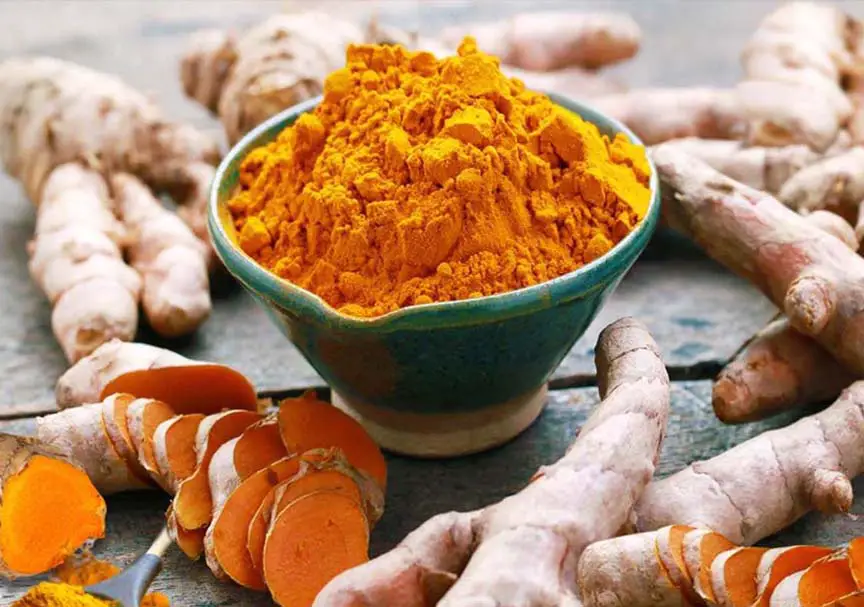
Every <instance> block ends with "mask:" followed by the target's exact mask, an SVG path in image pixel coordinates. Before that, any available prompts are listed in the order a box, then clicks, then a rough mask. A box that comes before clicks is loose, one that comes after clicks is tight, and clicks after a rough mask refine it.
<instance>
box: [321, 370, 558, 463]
mask: <svg viewBox="0 0 864 607" xmlns="http://www.w3.org/2000/svg"><path fill="white" fill-rule="evenodd" d="M548 391H549V389H548V386H547V385H546V384H543V386H541V387H540V388H539V389H537V390H535V391H533V392H529V393H528V394H523V395H522V396H518V397H516V398H513V399H511V400H508V401H507V402H504V403H499V404H497V405H491V406H489V407H485V408H484V409H482V410H480V411H472V412H470V413H440V414H425V413H404V412H400V411H394V410H393V409H389V408H388V409H384V408H382V407H376V406H374V405H369V404H367V403H359V402H356V401H352V400H351V399H349V398H346V397H345V396H343V395H342V394H340V393H339V392H337V391H336V390H333V392H332V400H333V404H334V405H335V406H337V407H339V408H340V409H342V410H343V411H345V412H346V413H347V414H349V415H350V416H352V417H353V418H355V419H356V420H357V421H359V422H360V423H361V424H363V426H364V427H365V428H366V431H367V432H369V434H370V435H371V436H372V438H374V439H375V441H376V442H377V443H378V444H379V445H380V446H381V447H382V448H383V449H386V450H387V451H391V452H393V453H398V454H400V455H410V456H413V457H428V458H435V457H454V456H458V455H468V454H470V453H479V452H480V451H486V450H487V449H491V448H493V447H497V446H499V445H501V444H503V443H506V442H507V441H509V440H510V439H512V438H515V437H516V436H518V435H519V434H521V433H522V431H524V430H525V429H526V428H528V426H530V425H531V424H532V423H533V422H534V420H535V419H537V416H539V415H540V413H541V412H542V411H543V409H544V407H545V406H546V397H547V394H548Z"/></svg>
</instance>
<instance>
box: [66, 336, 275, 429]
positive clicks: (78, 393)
mask: <svg viewBox="0 0 864 607" xmlns="http://www.w3.org/2000/svg"><path fill="white" fill-rule="evenodd" d="M55 392H56V396H57V406H58V407H60V408H61V409H64V408H67V407H75V406H78V405H81V404H84V403H89V402H97V401H101V400H103V399H104V398H106V397H108V396H110V395H111V394H115V393H118V392H123V393H128V394H134V395H135V396H137V397H139V398H153V399H156V400H161V401H162V402H165V403H168V404H169V405H171V407H172V408H173V409H174V410H175V411H176V412H177V413H178V414H181V415H183V414H187V413H218V412H220V411H222V410H225V409H248V410H250V411H255V410H257V409H258V397H257V394H256V392H255V388H254V386H252V384H251V383H250V382H249V380H248V379H247V378H246V377H245V376H243V375H242V374H241V373H240V372H238V371H236V370H234V369H232V368H231V367H227V366H224V365H218V364H215V363H204V362H198V361H193V360H190V359H188V358H186V357H184V356H181V355H180V354H177V353H175V352H172V351H171V350H166V349H163V348H158V347H156V346H150V345H147V344H140V343H129V342H122V341H120V340H112V341H110V342H108V343H106V344H103V345H102V346H100V347H99V348H98V349H96V350H95V351H94V352H93V353H92V354H90V355H88V356H86V357H85V358H83V359H81V360H80V361H79V362H78V363H77V364H75V365H73V366H72V367H70V368H69V369H68V370H67V371H66V372H65V373H64V374H63V375H62V376H60V379H59V380H58V381H57V387H56V390H55Z"/></svg>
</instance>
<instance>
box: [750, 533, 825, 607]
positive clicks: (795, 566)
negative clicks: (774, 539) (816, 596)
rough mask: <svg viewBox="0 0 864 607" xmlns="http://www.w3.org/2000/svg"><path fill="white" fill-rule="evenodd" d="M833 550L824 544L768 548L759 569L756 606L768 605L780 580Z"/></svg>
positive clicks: (765, 606) (763, 606)
mask: <svg viewBox="0 0 864 607" xmlns="http://www.w3.org/2000/svg"><path fill="white" fill-rule="evenodd" d="M832 552H833V550H832V549H831V548H826V547H824V546H788V547H786V548H773V549H771V550H768V551H767V552H766V553H765V554H764V555H763V556H762V561H761V562H760V563H759V569H758V571H757V585H758V589H759V598H758V602H757V604H756V605H754V607H768V606H769V605H770V603H771V596H772V595H773V594H774V591H775V590H776V589H777V586H778V585H779V584H780V582H782V581H783V580H784V579H786V578H788V577H790V576H791V575H793V574H795V573H797V572H800V571H803V570H805V569H807V568H808V567H809V566H810V565H812V564H813V563H814V562H815V561H817V560H819V559H821V558H824V557H826V556H828V555H830V554H831V553H832Z"/></svg>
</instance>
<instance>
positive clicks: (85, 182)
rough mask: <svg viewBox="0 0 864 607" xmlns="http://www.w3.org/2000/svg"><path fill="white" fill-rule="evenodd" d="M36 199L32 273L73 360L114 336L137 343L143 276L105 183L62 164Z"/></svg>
mask: <svg viewBox="0 0 864 607" xmlns="http://www.w3.org/2000/svg"><path fill="white" fill-rule="evenodd" d="M0 86H2V84H0ZM34 200H38V209H37V219H36V233H35V235H34V238H33V241H32V242H31V243H30V245H29V246H28V252H29V254H30V263H29V268H30V275H31V276H32V278H33V280H34V282H35V283H36V284H37V285H39V288H40V289H41V290H42V291H43V292H44V293H45V295H46V296H47V298H48V300H49V301H50V302H51V306H52V311H51V326H52V329H53V330H54V335H55V337H56V338H57V342H58V343H59V344H60V347H61V348H62V349H63V352H64V354H65V355H66V358H67V359H68V360H69V361H70V362H72V363H74V362H76V361H77V360H79V359H80V358H81V357H83V356H86V355H87V354H90V353H91V352H92V351H93V350H95V349H96V348H97V347H99V346H100V345H101V344H103V343H105V342H107V341H110V340H111V339H120V340H123V341H129V340H131V339H132V338H133V337H134V336H135V331H136V329H137V327H138V299H139V296H140V292H141V278H140V277H139V275H138V273H137V272H136V271H135V270H133V269H132V268H130V267H129V266H127V265H126V263H125V262H124V261H123V253H122V245H123V243H124V241H125V238H126V231H125V229H124V227H123V226H122V225H121V224H120V222H119V221H118V220H117V218H116V216H115V215H114V208H113V204H112V202H111V199H110V196H109V192H108V187H107V184H106V183H105V181H104V180H103V179H102V177H101V176H100V175H99V174H98V173H96V172H94V171H91V170H89V169H86V168H84V167H83V166H81V165H79V164H65V165H61V166H58V167H57V168H56V169H55V170H54V171H52V172H51V173H50V174H49V175H47V176H46V178H45V183H44V185H43V186H42V188H41V191H40V198H38V199H34Z"/></svg>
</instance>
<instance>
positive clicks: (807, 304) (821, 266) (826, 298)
mask: <svg viewBox="0 0 864 607" xmlns="http://www.w3.org/2000/svg"><path fill="white" fill-rule="evenodd" d="M653 157H654V162H655V164H656V166H657V170H658V173H659V175H660V177H661V180H662V181H663V182H664V183H665V185H666V186H667V188H668V190H667V191H668V193H669V195H668V196H667V202H666V204H665V206H664V213H665V217H666V219H667V221H668V223H669V224H670V226H672V227H673V228H674V229H677V230H678V231H680V232H682V233H684V234H687V235H688V236H690V237H691V238H692V239H693V240H694V241H695V242H696V243H697V244H699V245H700V246H702V248H703V249H705V251H706V252H707V253H708V254H709V255H710V256H712V257H714V258H715V259H716V260H717V261H719V262H720V263H722V264H724V265H726V266H727V267H728V268H729V269H731V270H732V271H734V272H736V273H738V274H739V275H741V276H743V277H744V278H747V279H749V280H750V281H751V282H752V283H753V284H755V285H756V286H757V287H758V288H759V289H760V290H762V291H763V292H764V293H765V294H766V295H767V296H768V297H769V298H770V299H771V300H772V301H774V303H775V304H777V305H778V306H780V307H781V308H783V310H784V311H785V313H786V316H787V317H788V318H789V321H790V323H791V324H792V326H793V327H795V328H796V329H797V330H798V331H800V332H802V333H803V334H805V335H808V336H810V337H813V338H814V339H816V340H817V341H818V342H819V343H820V344H822V346H823V347H824V348H825V349H826V350H827V351H829V352H830V353H831V354H832V355H833V356H834V357H835V358H836V359H837V360H838V361H840V362H842V363H843V364H844V365H845V366H846V367H847V368H848V369H849V370H850V371H852V372H854V373H856V374H864V339H862V338H860V337H859V336H860V335H861V334H862V331H864V314H860V313H859V311H860V310H861V309H862V305H864V292H862V285H864V259H862V258H861V257H859V256H858V255H856V254H855V253H854V252H853V251H850V250H849V248H848V247H847V246H846V245H845V244H843V243H842V242H841V241H840V240H838V239H837V238H834V237H833V236H830V235H828V234H826V233H824V232H823V231H822V230H820V229H819V228H818V227H816V226H814V225H811V224H809V223H808V222H807V220H806V219H805V218H804V217H801V216H800V215H798V214H797V213H795V212H794V211H792V210H790V209H788V208H786V207H785V206H783V205H782V204H781V203H779V202H778V201H777V200H775V199H774V198H772V197H771V196H770V195H768V194H765V193H763V192H759V191H757V190H753V189H752V188H748V187H747V186H744V185H742V184H740V183H737V182H735V181H733V180H732V179H729V178H727V177H724V176H722V175H721V174H720V173H718V172H717V171H715V170H714V169H712V168H710V167H709V166H708V165H707V164H704V163H702V162H700V161H699V160H697V159H695V158H693V157H691V156H688V155H687V154H685V153H683V152H681V151H680V150H677V149H675V148H674V147H672V146H670V147H667V146H665V145H661V146H659V147H657V148H655V149H654V151H653Z"/></svg>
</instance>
